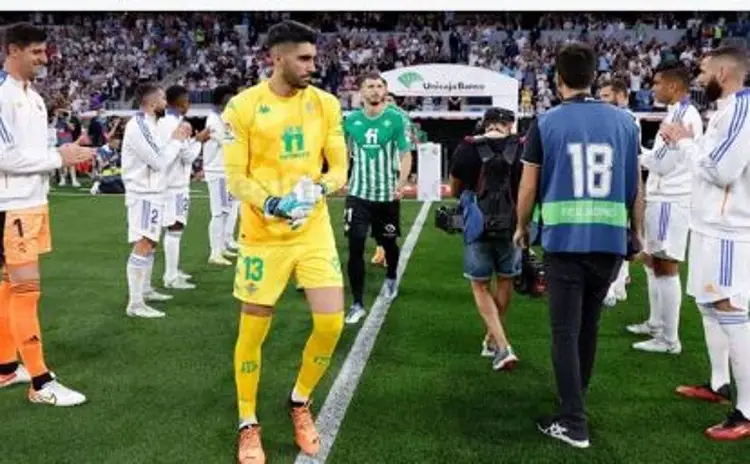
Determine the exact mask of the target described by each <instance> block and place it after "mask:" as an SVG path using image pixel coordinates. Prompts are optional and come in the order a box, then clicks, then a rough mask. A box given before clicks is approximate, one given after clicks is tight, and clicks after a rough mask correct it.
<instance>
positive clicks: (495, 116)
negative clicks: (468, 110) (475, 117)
mask: <svg viewBox="0 0 750 464" xmlns="http://www.w3.org/2000/svg"><path fill="white" fill-rule="evenodd" d="M515 121H516V115H515V114H514V113H513V111H511V110H506V109H505V108H490V109H488V110H487V111H485V113H484V117H483V118H482V125H483V126H484V127H486V126H487V125H488V124H495V123H500V124H513V123H514V122H515Z"/></svg>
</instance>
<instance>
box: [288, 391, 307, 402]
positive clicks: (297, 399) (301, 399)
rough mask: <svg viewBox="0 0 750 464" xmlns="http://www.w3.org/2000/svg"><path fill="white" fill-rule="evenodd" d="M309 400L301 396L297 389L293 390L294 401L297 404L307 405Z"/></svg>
mask: <svg viewBox="0 0 750 464" xmlns="http://www.w3.org/2000/svg"><path fill="white" fill-rule="evenodd" d="M307 400H308V398H307V397H305V396H302V395H300V394H299V393H298V392H297V389H296V388H295V389H293V390H292V401H293V402H295V403H307Z"/></svg>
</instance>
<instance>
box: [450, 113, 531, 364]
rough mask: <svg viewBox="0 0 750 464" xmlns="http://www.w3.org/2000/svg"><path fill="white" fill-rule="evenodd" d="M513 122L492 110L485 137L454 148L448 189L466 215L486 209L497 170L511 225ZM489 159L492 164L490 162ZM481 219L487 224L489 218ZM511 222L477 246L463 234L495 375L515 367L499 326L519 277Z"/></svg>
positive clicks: (515, 173)
mask: <svg viewBox="0 0 750 464" xmlns="http://www.w3.org/2000/svg"><path fill="white" fill-rule="evenodd" d="M514 120H515V115H514V114H513V113H512V112H511V111H508V110H497V109H490V110H488V111H487V113H485V116H484V119H483V121H482V129H483V130H482V132H483V135H481V136H478V137H467V138H466V139H465V140H464V141H463V142H462V143H461V144H460V145H459V146H458V147H457V148H456V152H455V153H454V155H453V158H452V166H451V189H452V191H453V192H455V193H456V195H457V196H460V197H461V207H462V208H463V209H464V210H465V211H466V208H473V207H475V206H474V205H480V206H481V205H483V204H486V203H483V202H484V199H485V198H487V197H488V196H487V194H486V193H484V192H485V191H486V190H487V188H486V187H488V186H489V184H488V183H487V182H486V179H488V178H489V176H490V175H491V174H493V173H490V171H492V170H495V173H496V175H498V176H501V177H502V176H505V177H507V180H508V184H507V185H508V187H509V191H508V192H506V193H505V194H506V195H507V196H508V200H509V201H508V204H507V208H508V209H509V211H508V215H509V217H512V218H511V221H512V222H514V221H515V199H516V198H517V192H518V183H519V181H520V172H521V167H520V156H519V154H520V149H519V148H520V142H519V138H518V136H516V135H511V129H512V127H513V122H514ZM489 156H491V157H492V158H489V159H488V157H489ZM483 159H484V160H483ZM500 180H501V181H502V180H503V179H500ZM489 193H490V194H495V195H496V194H497V192H489ZM501 193H502V192H501ZM465 214H466V213H465ZM480 216H482V217H483V219H482V221H484V222H485V223H486V219H487V216H486V215H484V214H480ZM512 222H510V223H508V225H507V230H503V228H502V226H500V230H499V231H498V230H496V231H493V233H492V235H491V236H489V235H488V230H487V228H485V229H484V230H485V232H483V233H482V236H480V237H479V239H478V240H475V239H473V238H469V237H468V236H467V235H466V234H465V237H464V238H465V240H464V241H465V242H466V243H465V245H464V276H465V277H466V278H467V279H469V280H470V281H471V290H472V293H473V294H474V299H475V300H476V304H477V309H478V310H479V314H480V315H481V316H482V318H483V319H484V322H485V324H486V326H487V334H486V336H485V339H484V341H483V343H482V356H484V357H491V358H493V359H492V367H493V369H495V370H500V369H511V368H513V367H514V366H515V364H516V363H517V362H518V358H517V357H516V355H515V354H514V353H513V350H512V348H511V346H510V343H508V339H507V336H506V334H505V330H504V329H503V325H502V322H501V318H502V316H503V315H504V314H505V312H506V310H507V309H508V305H509V303H510V296H511V294H512V291H513V279H514V278H515V277H516V276H517V275H518V274H519V273H520V272H521V251H520V250H519V249H518V248H516V247H515V246H513V241H512V239H513V236H512V234H513V228H514V227H513V225H512ZM493 280H494V281H495V283H496V286H495V289H494V290H493V289H492V286H491V283H492V281H493Z"/></svg>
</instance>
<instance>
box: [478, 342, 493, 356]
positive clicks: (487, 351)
mask: <svg viewBox="0 0 750 464" xmlns="http://www.w3.org/2000/svg"><path fill="white" fill-rule="evenodd" d="M495 352H497V347H496V346H494V345H490V344H489V343H487V339H486V338H485V339H484V340H482V352H481V353H480V354H479V355H480V356H481V357H483V358H494V357H495Z"/></svg>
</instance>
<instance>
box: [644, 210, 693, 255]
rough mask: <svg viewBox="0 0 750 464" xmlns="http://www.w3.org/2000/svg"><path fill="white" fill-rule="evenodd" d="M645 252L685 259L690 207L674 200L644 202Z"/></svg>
mask: <svg viewBox="0 0 750 464" xmlns="http://www.w3.org/2000/svg"><path fill="white" fill-rule="evenodd" d="M645 222H646V224H645V227H646V231H645V232H646V234H645V235H646V237H645V239H646V243H645V250H644V251H645V252H646V253H648V254H650V255H652V256H655V257H657V258H662V259H670V260H675V261H685V252H686V250H687V244H688V235H690V207H689V206H686V205H682V204H680V203H675V202H662V201H649V202H647V203H646V217H645Z"/></svg>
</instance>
